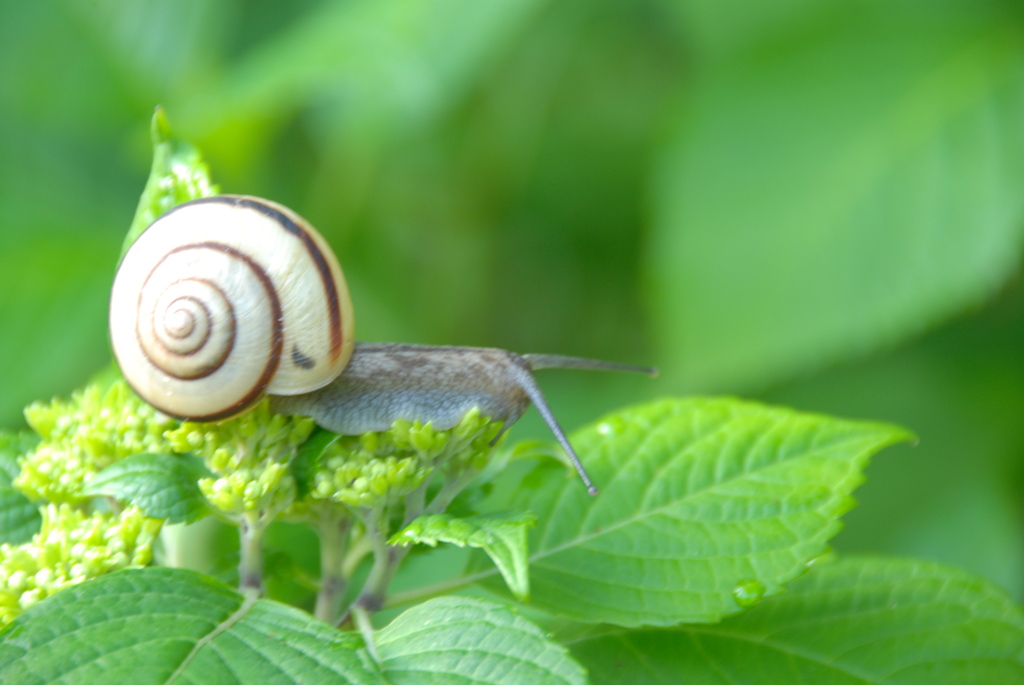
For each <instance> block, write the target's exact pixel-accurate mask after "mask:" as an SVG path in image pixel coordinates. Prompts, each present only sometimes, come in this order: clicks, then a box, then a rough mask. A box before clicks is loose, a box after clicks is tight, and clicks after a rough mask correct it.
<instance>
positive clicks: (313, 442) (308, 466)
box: [289, 426, 341, 500]
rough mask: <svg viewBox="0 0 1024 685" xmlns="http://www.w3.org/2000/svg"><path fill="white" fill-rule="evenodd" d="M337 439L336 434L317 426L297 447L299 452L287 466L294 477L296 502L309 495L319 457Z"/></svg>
mask: <svg viewBox="0 0 1024 685" xmlns="http://www.w3.org/2000/svg"><path fill="white" fill-rule="evenodd" d="M339 437H341V436H339V435H338V434H337V433H332V432H331V431H329V430H326V429H323V428H320V427H319V426H317V427H316V428H314V429H313V433H312V434H311V435H310V436H309V438H307V439H306V442H304V443H302V446H301V447H299V451H298V452H297V453H296V454H295V458H294V459H292V461H291V464H290V465H289V468H290V469H291V471H292V476H294V477H295V499H296V500H301V499H303V498H304V497H305V496H306V495H308V494H309V491H310V489H311V487H312V485H313V474H314V473H315V472H316V469H317V467H318V465H319V463H320V456H321V455H322V454H323V453H324V450H326V449H327V448H328V447H330V446H331V445H333V444H334V442H335V441H336V440H337V439H338V438H339Z"/></svg>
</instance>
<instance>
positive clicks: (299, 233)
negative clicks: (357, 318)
mask: <svg viewBox="0 0 1024 685" xmlns="http://www.w3.org/2000/svg"><path fill="white" fill-rule="evenodd" d="M206 203H219V204H228V205H232V206H234V207H245V208H246V209H252V210H254V211H256V212H259V213H261V214H263V215H264V216H266V217H269V218H271V219H273V220H274V221H276V222H277V223H278V224H280V225H281V227H282V228H284V229H285V230H286V231H288V232H289V233H291V234H292V235H294V236H295V237H297V238H298V239H299V241H300V242H301V243H302V245H303V247H305V248H306V252H308V253H309V256H310V258H311V259H312V260H313V264H315V265H316V269H317V273H318V274H319V275H320V281H321V283H322V284H323V290H324V295H325V296H326V298H327V314H328V316H329V317H330V336H331V352H330V357H331V361H335V360H336V359H337V358H338V357H339V356H340V355H341V350H342V342H343V341H344V339H345V331H343V330H342V328H341V302H340V298H339V296H338V285H337V283H335V282H334V276H333V274H331V267H330V265H329V264H328V262H327V258H326V257H324V254H323V252H322V251H321V250H320V248H319V246H318V245H317V244H316V241H315V240H313V237H312V236H311V235H310V234H309V231H307V230H306V229H305V228H303V227H302V226H300V225H298V224H297V223H295V222H294V221H292V220H291V218H289V217H288V216H287V215H285V214H284V213H282V212H281V211H280V210H278V209H276V208H274V207H271V206H270V205H266V204H263V203H262V202H260V201H258V200H256V199H255V198H249V197H240V196H237V195H215V196H213V197H204V198H200V199H198V200H192V201H191V202H186V203H185V204H183V205H178V207H175V208H174V209H179V208H181V207H185V206H187V205H191V204H206ZM174 209H172V210H171V211H174Z"/></svg>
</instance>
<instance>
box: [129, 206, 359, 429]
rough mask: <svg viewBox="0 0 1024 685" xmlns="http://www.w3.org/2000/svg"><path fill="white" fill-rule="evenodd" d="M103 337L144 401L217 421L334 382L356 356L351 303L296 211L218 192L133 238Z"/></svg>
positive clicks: (336, 269) (333, 265)
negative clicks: (264, 400) (269, 396)
mask: <svg viewBox="0 0 1024 685" xmlns="http://www.w3.org/2000/svg"><path fill="white" fill-rule="evenodd" d="M110 335H111V340H112V343H113V348H114V356H115V357H116V358H117V362H118V364H119V365H120V367H121V371H122V372H123V374H124V376H125V378H126V380H127V381H128V383H129V384H130V385H131V386H132V388H133V389H134V390H135V391H136V392H137V393H138V394H139V395H140V396H141V397H142V398H143V399H145V400H146V401H147V402H149V403H150V404H152V405H153V406H155V407H156V408H157V409H160V410H161V411H163V412H165V413H167V414H170V415H172V416H176V417H179V418H189V419H193V420H199V421H213V420H218V419H223V418H227V417H230V416H232V415H235V414H238V413H240V412H242V411H244V410H245V409H246V408H248V407H249V406H251V405H252V404H254V403H255V402H256V401H258V400H259V399H260V398H261V397H262V396H263V395H264V394H265V393H273V394H275V395H295V394H300V393H306V392H310V391H312V390H316V389H318V388H321V387H323V386H325V385H327V384H328V383H330V382H331V381H332V380H334V379H335V378H336V377H337V376H338V374H340V373H341V371H342V370H343V369H344V367H345V365H346V364H347V363H348V360H349V357H350V356H351V354H352V346H353V342H354V338H353V334H352V303H351V300H350V299H349V294H348V287H347V285H346V284H345V279H344V276H343V275H342V271H341V267H340V266H339V265H338V260H337V258H336V257H335V256H334V253H333V252H332V251H331V249H330V247H329V246H328V245H327V243H326V241H325V240H324V239H323V237H322V236H320V234H319V233H317V231H316V230H315V229H314V228H313V227H312V226H310V225H309V224H308V223H307V222H306V221H305V220H304V219H302V217H300V216H299V215H297V214H295V213H294V212H293V211H291V210H290V209H288V208H286V207H283V206H281V205H279V204H276V203H274V202H270V201H268V200H263V199H258V198H254V197H246V196H232V195H222V196H217V197H211V198H204V199H200V200H193V201H192V202H188V203H185V204H182V205H179V206H177V207H175V208H174V209H172V210H170V211H169V212H167V213H166V214H164V215H163V216H161V217H160V218H159V219H157V220H156V221H155V222H153V224H152V225H151V226H150V227H149V228H148V229H147V230H146V231H145V232H144V233H143V234H142V235H141V236H140V237H139V239H138V240H136V241H135V243H134V244H133V245H132V246H131V248H130V249H129V250H128V252H127V253H126V254H125V256H124V259H123V260H122V262H121V265H120V267H119V268H118V272H117V276H116V278H115V280H114V286H113V290H112V292H111V299H110Z"/></svg>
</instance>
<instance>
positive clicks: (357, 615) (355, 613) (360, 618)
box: [352, 607, 380, 664]
mask: <svg viewBox="0 0 1024 685" xmlns="http://www.w3.org/2000/svg"><path fill="white" fill-rule="evenodd" d="M352 618H353V619H354V620H355V624H356V627H357V628H358V629H359V632H360V634H361V635H362V636H363V642H364V643H365V644H366V651H368V652H369V653H370V656H371V657H372V658H373V660H374V661H376V662H377V663H378V664H379V663H380V655H379V654H377V641H376V639H375V638H374V630H373V622H372V621H370V614H369V612H367V611H366V610H365V609H361V608H359V607H352Z"/></svg>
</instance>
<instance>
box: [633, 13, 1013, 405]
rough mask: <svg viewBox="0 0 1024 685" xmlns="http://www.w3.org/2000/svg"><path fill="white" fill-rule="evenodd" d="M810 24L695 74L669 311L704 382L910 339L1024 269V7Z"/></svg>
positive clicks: (661, 213)
mask: <svg viewBox="0 0 1024 685" xmlns="http://www.w3.org/2000/svg"><path fill="white" fill-rule="evenodd" d="M818 4H821V3H818ZM837 8H838V9H837ZM802 19H803V21H802V22H801V21H796V22H793V24H794V26H791V27H790V30H789V31H788V32H786V33H785V34H784V35H781V36H775V37H774V40H772V41H767V42H765V43H764V44H763V45H761V46H760V49H757V50H751V49H749V46H748V49H747V51H746V54H743V55H742V58H740V57H737V58H735V59H731V60H728V61H725V62H722V63H715V64H713V65H711V66H710V67H708V68H707V69H705V70H704V71H703V72H700V71H698V72H697V73H696V74H695V76H694V81H693V84H694V85H693V88H692V90H690V91H689V92H688V93H687V94H686V96H685V97H683V98H680V101H681V102H682V103H683V107H684V110H683V111H681V112H680V113H679V115H678V118H677V121H676V124H675V126H676V129H675V133H674V135H673V136H672V137H671V139H670V144H669V145H667V146H666V148H665V150H664V152H663V154H662V157H661V160H660V163H659V165H658V168H657V172H656V174H655V179H656V180H655V210H654V214H655V222H654V234H653V244H652V246H651V248H652V249H650V250H649V254H650V255H651V258H652V262H653V264H652V265H653V268H654V272H655V273H654V280H653V284H654V286H655V289H654V292H655V295H656V301H655V303H654V305H653V307H652V309H651V311H653V312H655V313H656V316H657V317H658V320H657V321H656V323H657V325H658V327H659V329H660V330H659V338H660V344H661V347H662V349H663V350H664V352H665V355H666V359H667V363H666V364H665V366H666V367H667V368H666V369H665V370H666V372H667V373H668V374H669V375H670V376H674V377H676V378H677V380H678V382H680V383H685V384H686V387H688V388H690V389H693V388H697V389H700V390H721V389H722V388H728V389H736V388H740V387H751V386H752V385H756V384H763V383H766V382H768V381H771V380H774V379H777V378H779V377H782V376H786V375H791V374H793V373H795V372H798V371H801V370H805V369H807V368H808V367H815V366H820V365H822V364H824V363H826V362H829V361H832V360H836V359H842V358H846V357H849V356H851V355H856V354H862V353H864V352H865V351H867V350H871V349H874V348H877V347H879V346H880V345H883V344H887V343H892V342H893V341H896V340H899V339H902V338H904V337H906V336H908V335H910V334H913V333H917V332H920V331H921V330H923V329H924V328H926V327H927V326H929V325H931V324H934V323H935V322H936V321H940V320H942V319H943V318H946V317H949V316H950V315H951V314H954V313H956V312H958V311H961V310H963V309H964V308H965V307H967V306H969V305H972V304H975V303H977V302H979V301H981V300H982V299H983V298H985V297H987V296H989V295H991V294H992V293H993V292H994V291H995V290H996V289H997V288H998V287H999V286H1000V285H1001V284H1002V283H1004V282H1005V281H1006V279H1007V278H1008V277H1009V276H1010V275H1011V274H1013V273H1015V272H1016V271H1017V269H1018V267H1019V261H1020V258H1019V256H1020V252H1021V244H1022V240H1021V238H1022V230H1021V227H1022V226H1024V221H1022V219H1024V195H1022V194H1021V192H1020V188H1021V187H1024V129H1021V127H1019V126H1018V125H1017V123H1018V122H1020V121H1021V120H1024V40H1022V39H1021V36H1022V31H1024V27H1022V25H1021V17H1020V14H1019V13H1018V12H1016V9H1013V10H1010V9H1009V7H1008V6H1007V8H1006V9H1005V11H995V10H992V9H991V8H989V9H987V10H985V11H979V10H978V9H977V8H976V7H974V6H973V5H965V4H963V3H929V4H927V5H914V4H912V3H858V2H849V3H837V4H836V7H835V8H833V9H832V11H829V12H813V13H808V15H807V16H804V17H803V18H802ZM794 29H795V30H794Z"/></svg>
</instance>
